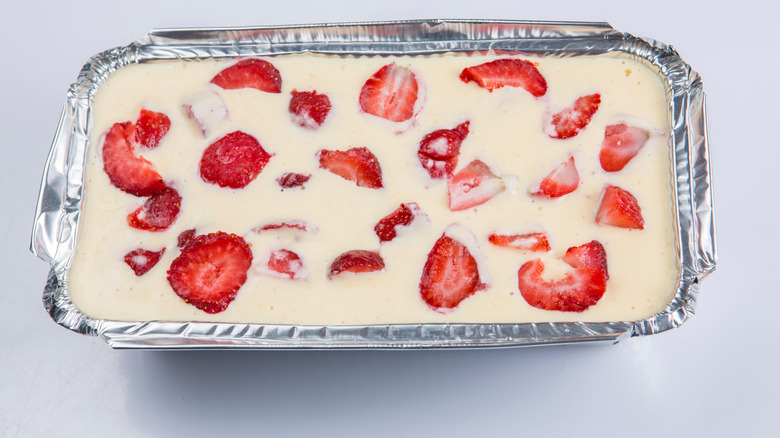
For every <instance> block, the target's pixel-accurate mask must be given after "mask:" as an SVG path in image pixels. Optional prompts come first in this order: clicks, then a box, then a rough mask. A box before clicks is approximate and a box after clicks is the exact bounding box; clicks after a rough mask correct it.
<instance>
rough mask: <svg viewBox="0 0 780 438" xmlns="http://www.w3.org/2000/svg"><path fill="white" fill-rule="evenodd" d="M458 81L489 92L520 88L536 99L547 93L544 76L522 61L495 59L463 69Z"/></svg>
mask: <svg viewBox="0 0 780 438" xmlns="http://www.w3.org/2000/svg"><path fill="white" fill-rule="evenodd" d="M460 80H461V81H463V82H466V83H468V82H470V81H473V82H476V83H477V85H479V86H480V87H482V88H485V89H487V90H488V91H490V92H493V90H495V89H496V88H501V87H521V88H524V89H525V90H526V91H528V92H529V93H531V94H533V95H534V96H536V97H539V96H544V95H545V94H546V93H547V81H546V80H545V79H544V76H542V74H541V73H539V70H537V68H536V67H535V66H534V64H533V63H531V62H529V61H525V60H522V59H497V60H495V61H491V62H486V63H484V64H480V65H475V66H474V67H467V68H464V69H463V71H462V72H461V73H460Z"/></svg>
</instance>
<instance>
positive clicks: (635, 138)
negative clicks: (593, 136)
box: [599, 123, 650, 172]
mask: <svg viewBox="0 0 780 438" xmlns="http://www.w3.org/2000/svg"><path fill="white" fill-rule="evenodd" d="M649 138H650V133H649V132H647V130H644V129H642V128H637V127H636V126H629V125H626V124H625V123H619V124H617V125H609V126H607V127H606V128H605V129H604V141H603V142H602V143H601V151H600V152H599V161H600V162H601V168H602V169H604V170H606V171H607V172H617V171H619V170H621V169H623V168H624V167H625V166H626V164H628V162H629V161H631V159H632V158H634V157H635V156H636V155H637V154H638V153H639V150H640V149H642V146H644V145H645V143H646V142H647V140H648V139H649Z"/></svg>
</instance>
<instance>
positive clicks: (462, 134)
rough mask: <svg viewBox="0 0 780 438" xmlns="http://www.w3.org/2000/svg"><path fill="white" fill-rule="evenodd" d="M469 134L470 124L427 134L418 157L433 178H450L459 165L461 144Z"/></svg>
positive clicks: (462, 124)
mask: <svg viewBox="0 0 780 438" xmlns="http://www.w3.org/2000/svg"><path fill="white" fill-rule="evenodd" d="M468 133H469V122H468V121H467V122H464V123H461V124H460V125H458V126H457V127H456V128H455V129H439V130H438V131H433V132H431V133H430V134H427V135H426V136H425V137H424V138H423V139H422V141H421V142H420V148H419V149H418V150H417V156H418V157H419V159H420V164H422V166H423V167H424V168H425V170H427V171H428V174H430V175H431V178H448V177H450V176H451V175H452V172H453V171H454V170H455V167H456V166H457V165H458V154H460V144H461V143H462V142H463V140H464V139H465V138H466V136H467V135H468Z"/></svg>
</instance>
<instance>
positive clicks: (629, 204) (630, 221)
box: [596, 184, 645, 230]
mask: <svg viewBox="0 0 780 438" xmlns="http://www.w3.org/2000/svg"><path fill="white" fill-rule="evenodd" d="M596 223H597V224H600V225H612V226H613V227H620V228H629V229H637V230H643V229H644V228H645V220H644V218H642V209H641V208H639V202H638V201H637V200H636V198H635V197H634V195H632V194H631V193H629V192H628V191H627V190H624V189H621V188H620V187H617V186H613V185H609V184H607V187H606V188H605V189H604V196H603V197H602V198H601V205H600V206H599V210H598V212H597V213H596Z"/></svg>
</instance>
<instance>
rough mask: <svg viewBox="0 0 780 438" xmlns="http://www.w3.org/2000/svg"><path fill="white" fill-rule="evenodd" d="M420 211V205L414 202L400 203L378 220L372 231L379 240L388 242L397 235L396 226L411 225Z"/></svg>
mask: <svg viewBox="0 0 780 438" xmlns="http://www.w3.org/2000/svg"><path fill="white" fill-rule="evenodd" d="M419 211H420V206H418V205H417V203H416V202H409V203H406V204H401V206H400V207H398V208H396V209H395V210H394V211H393V212H392V213H390V214H389V215H387V216H385V217H383V218H382V219H380V220H379V223H377V224H376V226H375V227H374V232H375V233H376V235H377V237H379V241H380V242H389V241H391V240H393V239H395V237H396V236H397V235H398V233H397V232H396V230H395V229H396V227H402V226H409V225H411V223H412V221H413V220H414V217H415V215H416V214H417V213H419Z"/></svg>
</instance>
